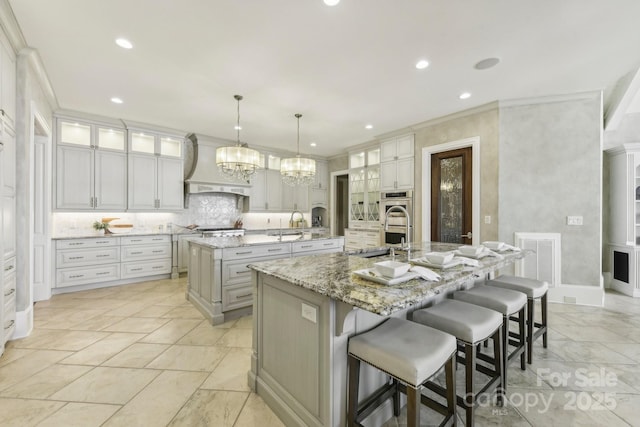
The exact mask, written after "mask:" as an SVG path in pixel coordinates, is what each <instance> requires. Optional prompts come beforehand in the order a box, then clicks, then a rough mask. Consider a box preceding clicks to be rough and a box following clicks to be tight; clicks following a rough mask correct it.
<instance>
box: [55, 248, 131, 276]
mask: <svg viewBox="0 0 640 427" xmlns="http://www.w3.org/2000/svg"><path fill="white" fill-rule="evenodd" d="M55 259H56V285H55V287H56V288H65V287H69V286H78V285H86V284H95V283H102V282H108V281H112V280H118V279H120V238H119V237H101V238H86V239H64V240H58V241H56V258H55Z"/></svg>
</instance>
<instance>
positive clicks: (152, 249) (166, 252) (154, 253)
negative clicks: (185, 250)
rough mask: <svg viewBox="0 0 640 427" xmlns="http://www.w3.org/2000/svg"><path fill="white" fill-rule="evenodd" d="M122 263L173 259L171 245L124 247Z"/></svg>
mask: <svg viewBox="0 0 640 427" xmlns="http://www.w3.org/2000/svg"><path fill="white" fill-rule="evenodd" d="M121 250H122V262H125V261H135V260H140V259H158V258H171V243H166V244H161V245H151V246H142V245H141V246H123V247H122V248H121Z"/></svg>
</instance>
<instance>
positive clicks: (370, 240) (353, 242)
mask: <svg viewBox="0 0 640 427" xmlns="http://www.w3.org/2000/svg"><path fill="white" fill-rule="evenodd" d="M380 233H381V232H380V230H375V229H372V230H358V229H353V228H350V229H346V230H344V249H345V250H347V251H351V250H355V249H364V248H378V247H380V246H382V245H381V243H380V242H381V238H380Z"/></svg>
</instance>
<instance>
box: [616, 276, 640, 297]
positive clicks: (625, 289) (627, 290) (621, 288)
mask: <svg viewBox="0 0 640 427" xmlns="http://www.w3.org/2000/svg"><path fill="white" fill-rule="evenodd" d="M609 288H611V289H613V290H614V291H617V292H620V293H621V294H624V295H628V296H630V297H634V298H640V289H637V288H634V287H633V285H632V284H630V283H623V282H620V281H619V280H611V283H609Z"/></svg>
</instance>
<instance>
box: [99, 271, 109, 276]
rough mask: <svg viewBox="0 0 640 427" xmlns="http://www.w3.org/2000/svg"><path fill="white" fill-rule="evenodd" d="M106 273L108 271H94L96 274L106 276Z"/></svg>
mask: <svg viewBox="0 0 640 427" xmlns="http://www.w3.org/2000/svg"><path fill="white" fill-rule="evenodd" d="M107 274H110V272H109V271H101V272H99V273H96V276H106V275H107Z"/></svg>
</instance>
